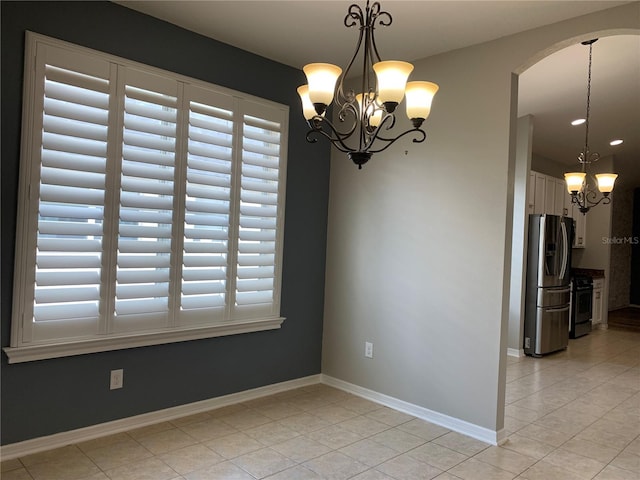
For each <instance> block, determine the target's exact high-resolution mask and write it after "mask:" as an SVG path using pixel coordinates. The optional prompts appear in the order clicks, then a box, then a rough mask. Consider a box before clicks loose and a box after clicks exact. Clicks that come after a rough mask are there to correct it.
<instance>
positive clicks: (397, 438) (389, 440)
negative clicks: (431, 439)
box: [369, 428, 426, 453]
mask: <svg viewBox="0 0 640 480" xmlns="http://www.w3.org/2000/svg"><path fill="white" fill-rule="evenodd" d="M369 438H370V439H371V440H373V441H374V442H377V443H379V444H381V445H384V446H386V447H389V448H392V449H393V450H395V451H396V452H398V453H404V452H407V451H409V450H412V449H414V448H416V447H419V446H420V445H424V444H425V443H426V440H425V439H423V438H420V437H418V436H416V435H412V434H410V433H407V432H405V431H403V430H400V429H398V428H390V429H389V430H385V431H384V432H380V433H377V434H375V435H373V436H371V437H369Z"/></svg>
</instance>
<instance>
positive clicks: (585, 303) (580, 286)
mask: <svg viewBox="0 0 640 480" xmlns="http://www.w3.org/2000/svg"><path fill="white" fill-rule="evenodd" d="M592 307H593V279H592V278H591V277H590V276H588V275H574V276H573V279H572V280H571V316H570V320H569V338H578V337H581V336H583V335H586V334H587V333H589V332H590V331H591V320H592Z"/></svg>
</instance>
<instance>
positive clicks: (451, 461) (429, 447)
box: [407, 443, 468, 470]
mask: <svg viewBox="0 0 640 480" xmlns="http://www.w3.org/2000/svg"><path fill="white" fill-rule="evenodd" d="M407 454H408V455H409V456H410V457H413V458H415V459H416V460H419V461H421V462H424V463H428V464H429V465H433V466H434V467H437V468H439V469H440V470H449V469H450V468H452V467H454V466H456V465H458V464H459V463H462V462H464V461H465V460H467V458H468V457H467V456H466V455H463V454H462V453H459V452H456V451H454V450H451V449H450V448H447V447H443V446H442V445H438V444H437V443H426V444H424V445H422V446H420V447H418V448H415V449H413V450H411V451H409V452H408V453H407Z"/></svg>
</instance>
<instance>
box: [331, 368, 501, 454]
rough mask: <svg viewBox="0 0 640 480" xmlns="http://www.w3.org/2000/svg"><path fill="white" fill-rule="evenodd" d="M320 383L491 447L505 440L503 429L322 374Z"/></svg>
mask: <svg viewBox="0 0 640 480" xmlns="http://www.w3.org/2000/svg"><path fill="white" fill-rule="evenodd" d="M322 383H325V384H327V385H330V386H332V387H336V388H339V389H340V390H344V391H346V392H349V393H352V394H354V395H357V396H359V397H362V398H366V399H367V400H371V401H372V402H376V403H379V404H381V405H384V406H386V407H389V408H393V409H395V410H398V411H401V412H405V413H408V414H409V415H413V416H414V417H417V418H421V419H422V420H426V421H428V422H431V423H435V424H436V425H440V426H441V427H445V428H448V429H449V430H453V431H455V432H458V433H461V434H463V435H467V436H469V437H472V438H475V439H476V440H480V441H482V442H485V443H489V444H491V445H499V444H501V443H503V442H504V441H505V440H506V434H505V431H504V429H502V430H498V431H494V430H490V429H488V428H485V427H481V426H479V425H475V424H473V423H469V422H466V421H464V420H460V419H458V418H455V417H450V416H448V415H444V414H442V413H439V412H434V411H433V410H429V409H428V408H424V407H420V406H418V405H414V404H412V403H408V402H405V401H404V400H399V399H397V398H394V397H390V396H388V395H385V394H382V393H378V392H375V391H373V390H369V389H367V388H363V387H360V386H358V385H354V384H352V383H348V382H345V381H343V380H339V379H337V378H334V377H330V376H328V375H324V374H322Z"/></svg>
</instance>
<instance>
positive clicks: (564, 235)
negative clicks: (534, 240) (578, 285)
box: [560, 219, 569, 278]
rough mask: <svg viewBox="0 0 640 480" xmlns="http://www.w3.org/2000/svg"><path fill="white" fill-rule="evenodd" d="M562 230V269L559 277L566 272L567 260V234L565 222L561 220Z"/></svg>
mask: <svg viewBox="0 0 640 480" xmlns="http://www.w3.org/2000/svg"><path fill="white" fill-rule="evenodd" d="M560 227H561V230H562V243H563V246H562V269H561V270H560V278H564V276H565V274H566V273H567V262H568V260H569V236H568V235H567V224H566V223H565V222H564V219H563V221H561V222H560Z"/></svg>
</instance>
